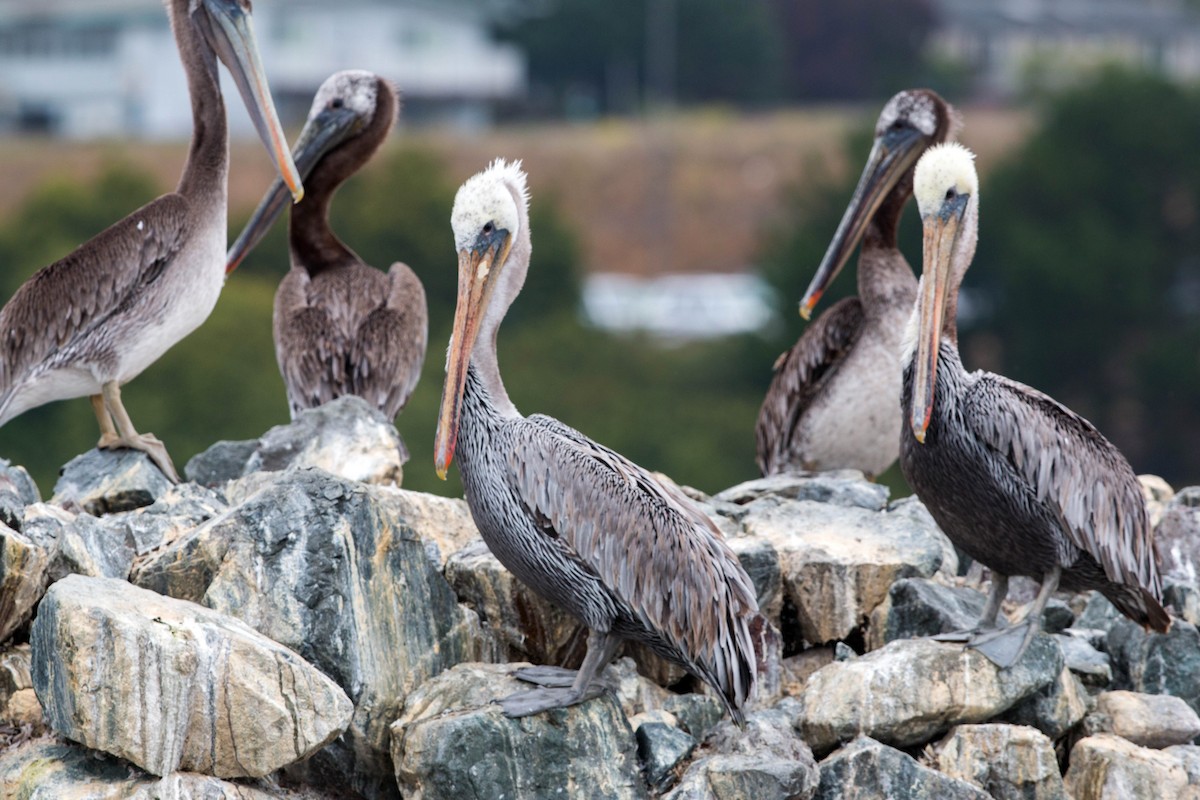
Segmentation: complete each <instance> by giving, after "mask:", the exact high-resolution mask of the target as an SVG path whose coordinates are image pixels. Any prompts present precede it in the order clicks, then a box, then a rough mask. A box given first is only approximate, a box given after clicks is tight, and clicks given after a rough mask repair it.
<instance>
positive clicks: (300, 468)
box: [0, 398, 1200, 800]
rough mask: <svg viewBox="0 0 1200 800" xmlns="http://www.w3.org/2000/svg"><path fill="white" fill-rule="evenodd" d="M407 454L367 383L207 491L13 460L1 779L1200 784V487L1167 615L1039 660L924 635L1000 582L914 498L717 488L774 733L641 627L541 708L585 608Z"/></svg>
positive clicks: (549, 793) (729, 789) (347, 793)
mask: <svg viewBox="0 0 1200 800" xmlns="http://www.w3.org/2000/svg"><path fill="white" fill-rule="evenodd" d="M402 447H403V445H402V443H401V442H400V440H399V437H398V436H397V435H396V433H395V430H394V428H392V426H391V425H390V424H389V423H388V422H387V421H386V420H383V418H382V417H381V416H380V415H378V414H377V413H376V412H373V411H370V410H369V409H368V408H367V407H366V406H365V404H363V403H362V402H361V401H358V400H357V399H356V398H345V399H343V400H340V401H337V402H335V403H332V404H330V405H328V406H325V407H323V408H321V409H317V410H314V411H311V412H305V414H303V415H301V417H300V418H298V419H297V420H296V421H295V422H294V423H292V424H291V425H288V426H281V427H279V428H276V429H273V430H272V431H270V432H268V433H267V434H265V435H264V437H263V438H262V439H260V440H258V441H252V442H235V443H219V444H218V445H215V446H214V447H213V448H211V449H210V450H209V451H207V452H206V453H204V454H202V455H201V456H197V458H196V459H193V461H192V462H191V463H189V464H188V467H187V469H186V473H187V475H188V477H189V479H191V480H192V481H195V482H191V483H184V484H180V485H178V486H172V485H171V484H169V483H168V482H167V481H166V480H165V479H163V477H162V476H161V474H160V473H158V472H157V470H155V469H154V468H153V467H152V466H151V465H150V463H149V461H148V459H146V457H145V456H144V455H142V454H140V453H133V452H115V453H109V452H98V451H92V452H90V453H87V454H84V455H83V456H80V457H79V458H77V459H75V460H73V461H72V462H71V463H69V464H68V465H67V466H66V467H64V470H63V474H62V477H61V478H60V480H59V482H58V484H57V486H56V487H55V490H54V493H53V496H52V497H51V498H50V499H49V500H47V501H45V502H43V501H42V500H41V498H40V495H39V493H38V489H37V487H36V486H34V484H33V481H31V480H30V479H29V476H28V475H27V474H26V473H25V471H24V470H22V469H21V468H20V467H18V466H12V465H8V464H7V463H6V462H0V641H3V642H5V644H4V645H2V646H0V745H3V748H2V749H0V797H21V798H29V799H30V800H32V799H33V798H37V799H38V800H45V799H48V798H55V799H56V800H83V798H147V799H149V798H159V797H171V798H196V799H199V798H204V799H205V800H209V799H210V798H239V799H240V800H268V799H270V798H280V799H282V798H292V799H293V800H300V799H301V798H309V799H315V798H356V797H364V798H368V799H369V800H376V799H377V798H396V797H403V798H412V799H416V798H420V799H421V800H438V799H440V798H479V799H480V800H485V799H486V800H494V799H495V798H500V797H504V798H565V797H585V798H652V797H665V798H672V800H701V799H702V798H704V799H707V798H715V799H719V800H728V799H729V798H754V800H775V799H776V798H779V799H780V800H783V799H784V798H800V799H801V800H805V799H806V798H814V797H815V798H830V799H832V798H879V797H889V798H901V799H902V800H903V799H904V798H911V799H912V800H918V799H919V798H958V797H962V798H987V797H996V798H1038V799H1039V800H1040V799H1041V798H1068V797H1071V798H1075V800H1093V798H1110V797H1111V798H1116V797H1139V798H1141V797H1147V798H1156V797H1163V798H1178V797H1200V746H1196V745H1195V744H1193V742H1195V741H1196V737H1197V736H1200V716H1197V711H1198V710H1200V633H1198V632H1197V628H1196V623H1197V622H1200V582H1198V577H1197V564H1198V563H1200V487H1193V488H1188V489H1183V490H1181V491H1179V492H1178V493H1174V492H1172V491H1171V489H1170V487H1169V486H1166V485H1165V484H1163V483H1162V482H1161V481H1157V480H1154V479H1149V478H1148V479H1146V480H1145V481H1144V484H1145V485H1146V487H1147V496H1148V498H1149V502H1150V504H1151V509H1152V514H1153V517H1154V519H1155V521H1156V524H1157V529H1158V536H1159V549H1160V555H1161V558H1162V567H1163V574H1164V577H1165V581H1166V583H1167V585H1168V587H1169V588H1168V590H1167V599H1168V602H1169V604H1170V605H1171V608H1172V613H1173V616H1174V617H1175V622H1174V625H1173V627H1172V629H1171V631H1170V632H1169V633H1167V634H1161V635H1160V634H1147V633H1145V632H1144V631H1143V630H1142V629H1141V628H1139V627H1137V626H1136V625H1134V624H1133V623H1131V622H1129V621H1128V620H1126V619H1124V618H1123V617H1121V616H1120V615H1119V614H1117V613H1116V612H1115V610H1114V609H1113V608H1112V607H1111V606H1110V605H1109V604H1108V602H1107V601H1106V600H1104V599H1103V598H1102V597H1100V596H1098V595H1078V596H1071V595H1065V594H1064V595H1060V596H1059V597H1058V599H1056V600H1055V601H1054V603H1053V605H1052V606H1051V608H1050V609H1049V610H1048V612H1047V614H1046V620H1045V628H1046V632H1045V633H1044V634H1042V635H1040V636H1039V637H1038V638H1037V639H1035V641H1034V644H1033V646H1031V647H1030V649H1029V651H1028V652H1027V653H1026V654H1025V656H1024V657H1023V658H1022V660H1021V661H1020V662H1018V663H1017V664H1016V665H1014V666H1013V667H1012V668H1010V669H1008V670H999V669H998V668H996V667H995V666H994V665H993V664H991V662H989V661H988V660H987V659H985V658H984V657H982V656H981V655H979V654H978V653H975V652H973V651H965V650H964V649H963V648H962V647H961V646H960V645H955V644H948V643H937V642H933V641H931V640H929V639H926V638H921V637H925V636H928V635H930V634H935V633H939V632H944V631H949V630H954V629H957V628H962V627H965V626H967V625H969V624H972V623H974V621H975V619H976V618H977V616H978V614H979V611H980V609H981V608H982V605H983V598H984V595H983V593H982V591H981V589H982V588H986V586H984V587H981V586H980V585H979V583H978V581H977V580H976V579H974V578H976V576H971V575H964V574H960V573H963V572H965V570H962V569H960V565H959V560H958V558H957V556H956V554H955V551H954V548H953V547H952V546H951V545H950V543H949V541H948V540H947V539H946V538H945V536H944V535H942V533H941V532H940V531H939V530H938V529H937V526H936V525H935V524H934V523H933V521H932V519H931V518H930V517H929V515H928V514H927V513H926V512H925V509H924V508H923V507H922V506H921V504H920V503H919V502H918V501H917V500H915V499H912V498H906V499H903V500H899V501H895V502H889V501H888V497H887V490H886V488H884V487H882V486H879V485H877V484H872V483H869V482H866V481H864V480H863V479H862V477H861V476H860V475H858V474H856V473H831V474H824V475H817V476H812V477H789V478H772V479H764V480H759V481H753V482H751V483H747V484H743V485H741V486H737V487H733V488H731V489H728V490H726V491H724V492H721V493H719V494H717V495H715V496H712V497H708V496H703V495H700V494H699V493H694V492H692V494H693V496H694V497H695V498H696V499H697V500H699V501H700V502H701V504H702V506H703V507H704V508H705V510H706V511H707V512H708V513H709V514H710V516H712V517H713V519H714V521H715V522H716V523H717V524H718V526H719V527H720V528H721V530H722V531H723V533H724V534H725V535H726V537H727V539H728V540H729V543H730V545H731V547H732V548H733V549H734V551H735V552H736V553H737V555H738V557H739V558H740V559H741V560H742V563H743V565H744V566H745V567H746V570H747V572H748V573H749V575H750V576H751V578H752V579H753V581H754V583H755V587H756V589H757V592H758V597H759V603H760V606H761V607H762V609H763V610H764V612H765V613H766V615H767V616H768V618H769V619H770V621H771V622H772V623H773V624H774V625H775V627H776V629H777V634H778V635H776V636H773V637H771V650H772V652H770V653H769V654H768V662H769V663H768V666H767V671H766V673H765V674H764V675H763V676H762V677H761V679H760V688H759V695H758V697H757V699H756V701H755V704H754V706H753V710H752V711H751V713H750V714H749V719H748V722H747V725H746V727H745V728H744V729H738V728H737V727H736V726H734V725H733V724H732V723H731V722H729V721H728V720H727V719H724V718H723V717H722V710H721V705H720V704H719V703H718V702H717V701H716V700H715V699H714V698H713V697H710V696H708V695H706V694H704V693H703V690H702V688H701V687H700V686H699V685H698V683H697V682H696V681H694V680H692V679H691V678H690V677H689V676H687V675H686V674H684V673H683V672H682V671H681V670H679V669H678V668H677V667H675V666H674V665H671V664H667V663H664V662H662V661H661V660H659V659H657V658H655V657H654V656H653V655H652V654H648V653H646V652H641V651H637V650H632V649H631V650H629V651H628V652H626V653H625V655H624V657H623V658H621V659H619V660H618V662H617V663H616V664H615V665H614V667H613V668H611V669H610V670H609V671H608V673H606V679H607V680H609V681H610V682H611V685H612V691H611V692H610V693H608V694H606V695H604V696H602V697H600V698H597V699H595V700H592V701H589V702H586V703H584V704H581V705H579V706H576V707H573V708H569V709H561V710H556V711H551V712H547V713H544V714H540V715H536V716H533V717H528V718H523V719H519V720H512V719H508V718H506V717H504V716H503V715H502V714H501V713H500V710H499V708H498V706H496V705H495V704H494V703H493V702H492V701H493V700H495V699H497V698H499V697H502V696H504V695H506V694H508V693H510V692H511V691H513V690H514V688H516V687H517V685H518V682H517V681H516V680H515V679H514V678H512V677H511V676H510V673H511V672H512V671H513V669H515V666H514V665H516V664H519V663H523V662H532V663H553V664H562V665H566V666H575V665H576V664H577V663H578V660H579V658H580V657H581V656H582V641H581V637H580V630H579V627H578V626H577V625H576V624H575V623H574V621H573V620H572V619H571V618H569V617H567V616H566V615H565V614H563V613H562V612H560V611H558V610H557V609H555V608H553V607H550V606H548V605H547V604H546V603H544V602H542V601H541V600H540V599H539V598H538V597H537V596H535V595H533V593H532V592H530V591H529V590H528V589H526V588H525V587H524V586H522V585H521V584H519V583H518V582H517V581H516V580H515V579H513V577H512V576H511V575H510V574H509V573H507V572H506V571H505V570H504V569H503V568H502V567H501V566H500V564H499V562H498V561H497V560H496V559H495V558H494V557H493V556H492V555H491V554H490V553H489V552H488V551H487V549H486V547H484V546H483V545H482V542H480V541H479V539H478V534H477V533H476V531H475V529H474V525H473V524H472V522H471V518H470V514H469V512H468V510H467V508H466V505H465V503H463V502H462V501H460V500H449V499H446V498H440V497H435V496H431V495H426V494H421V493H417V492H411V491H406V490H404V489H399V488H396V487H395V485H394V484H395V483H396V482H397V481H398V480H399V476H400V475H401V470H402V458H401V456H400V452H401V451H402ZM685 491H689V492H690V491H691V490H686V489H685ZM1012 596H1013V597H1014V598H1017V600H1018V601H1023V602H1028V601H1029V600H1031V599H1032V593H1031V592H1028V591H1027V592H1026V593H1025V595H1024V596H1021V595H1020V593H1019V592H1015V591H1014V592H1013V593H1012ZM1005 610H1006V611H1007V612H1009V613H1010V615H1011V613H1013V612H1016V611H1017V610H1018V609H1016V608H1006V609H1005Z"/></svg>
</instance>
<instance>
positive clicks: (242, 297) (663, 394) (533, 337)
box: [0, 147, 774, 495]
mask: <svg viewBox="0 0 1200 800" xmlns="http://www.w3.org/2000/svg"><path fill="white" fill-rule="evenodd" d="M482 166H483V165H481V167H482ZM163 188H165V187H154V186H153V185H152V183H151V182H150V181H149V180H148V179H147V178H145V177H144V176H142V175H141V173H139V172H137V171H135V170H132V169H131V168H129V167H127V166H121V165H116V166H112V167H110V168H108V169H107V170H105V171H104V173H103V174H102V175H101V177H100V178H99V179H98V180H97V181H95V182H94V183H92V184H79V185H74V186H72V185H70V184H66V183H55V184H51V185H48V186H47V187H45V188H44V189H43V190H41V191H39V192H37V193H35V194H34V195H32V196H31V197H30V198H29V200H28V201H27V202H26V204H25V205H24V206H22V207H21V208H20V209H19V210H18V211H17V212H16V213H15V214H13V215H12V216H11V217H10V218H9V220H8V221H7V222H6V223H4V224H0V246H3V247H5V248H7V249H5V250H4V254H5V255H6V256H7V257H8V261H7V263H8V264H9V265H10V267H11V268H10V269H9V270H8V271H7V272H6V279H8V280H10V281H11V286H10V287H6V290H7V291H8V292H9V293H10V294H11V291H12V289H15V287H16V286H17V285H19V283H20V282H21V281H23V280H24V279H25V278H26V277H28V275H30V274H32V272H33V271H34V270H35V269H36V268H38V267H40V266H42V265H43V264H45V263H48V262H49V261H51V260H52V259H53V258H55V257H58V256H61V255H62V254H64V253H65V252H67V251H68V250H70V249H71V247H73V246H75V245H76V244H77V243H79V242H82V241H85V240H86V239H87V238H89V237H90V236H92V235H94V234H95V233H96V232H98V231H99V230H100V229H102V228H103V227H104V226H105V225H106V224H108V223H110V222H111V221H112V220H113V218H114V217H115V216H116V215H115V214H114V213H113V211H114V210H115V209H118V208H119V209H126V208H128V209H132V208H134V207H136V206H137V205H139V204H140V203H142V202H143V201H144V200H146V199H148V197H150V196H153V195H154V194H156V193H157V192H159V191H162V189H163ZM454 190H455V187H454V186H453V184H452V182H451V181H450V180H449V178H448V176H447V175H446V173H445V170H444V169H443V167H442V165H441V164H440V163H439V162H438V160H437V159H436V158H435V157H433V156H432V155H430V154H429V153H428V152H424V151H421V150H419V149H413V148H409V147H404V148H399V149H392V150H388V151H386V152H385V153H384V154H383V155H382V156H381V157H380V158H379V159H378V160H377V161H376V162H374V163H372V164H371V165H369V166H368V167H367V168H366V170H364V172H363V173H362V174H360V175H358V176H355V177H354V178H352V179H351V180H350V181H349V182H348V183H347V184H346V186H345V187H344V189H343V190H342V191H341V192H340V193H339V196H338V197H337V198H336V200H335V201H334V203H333V212H332V224H333V227H334V230H335V231H337V232H338V234H339V235H340V236H341V237H342V238H343V239H344V240H345V241H346V242H347V243H348V244H350V246H351V247H353V248H354V249H355V250H356V251H357V252H358V253H359V254H360V255H361V256H362V257H363V258H364V259H365V260H366V261H367V262H368V263H371V264H375V265H376V266H380V267H386V266H387V265H390V264H391V263H392V262H393V261H396V260H404V261H405V262H406V263H408V264H409V265H410V266H411V267H412V268H413V269H414V270H415V271H416V273H417V274H418V275H419V276H420V277H421V279H422V280H423V281H424V283H425V287H426V292H427V295H428V299H429V305H430V336H429V352H428V354H427V357H426V360H425V367H424V370H423V374H422V377H421V382H420V384H419V385H418V387H417V390H416V392H415V393H414V395H413V397H412V398H411V400H410V401H409V404H408V407H407V408H406V409H405V410H404V411H403V412H402V413H401V415H400V417H399V418H398V419H397V427H398V428H399V430H400V432H401V434H402V435H403V436H404V438H405V442H406V443H407V444H408V447H409V450H410V452H411V454H412V460H411V461H410V462H409V464H408V465H407V468H406V475H405V486H406V487H408V488H412V489H419V490H423V491H433V492H437V493H440V494H451V495H455V494H461V487H460V484H459V483H458V479H457V471H456V470H451V473H450V480H449V481H448V482H446V483H443V482H441V481H439V480H438V479H437V477H436V475H435V474H434V471H433V435H434V426H435V424H436V416H437V407H438V403H439V400H440V397H441V388H442V377H443V372H444V352H445V346H446V342H447V341H448V339H449V331H450V326H451V321H452V317H453V313H454V303H455V295H456V292H457V259H456V256H455V253H454V247H453V240H452V238H451V233H450V225H449V215H450V207H451V204H452V202H453V196H454ZM251 211H252V209H251V208H245V209H234V210H233V213H234V217H235V222H234V224H232V225H231V226H230V235H231V237H232V236H235V235H236V234H237V232H238V231H239V230H240V228H241V225H242V224H244V222H245V220H246V218H248V217H249V215H250V213H251ZM530 227H531V230H532V232H533V244H534V246H533V258H532V264H531V266H530V270H529V276H528V279H527V281H526V284H525V289H524V291H523V292H522V293H521V296H520V298H519V299H518V300H517V302H516V303H515V304H514V305H513V307H512V309H511V311H510V313H509V315H508V318H507V319H506V321H505V324H504V327H503V328H502V330H501V334H500V337H499V347H500V360H501V364H502V366H503V371H504V375H505V379H506V384H507V386H508V389H509V392H510V394H511V396H512V398H513V400H514V402H516V403H517V405H518V407H520V408H521V409H522V410H523V411H524V412H525V413H534V412H543V413H548V414H552V415H554V416H557V417H558V418H560V419H562V420H563V421H565V422H567V423H568V424H571V425H574V426H576V427H578V428H579V429H581V430H582V431H584V432H585V433H587V434H588V435H591V436H593V437H595V438H596V439H597V440H599V441H601V442H603V443H605V444H607V445H609V446H612V447H614V448H615V449H617V450H618V451H620V452H622V453H625V454H627V455H628V456H629V457H631V458H633V459H634V460H636V461H638V462H639V463H642V464H643V465H645V466H646V467H648V468H651V469H660V470H663V471H665V472H667V473H669V474H671V475H672V476H673V477H675V478H676V479H678V480H680V481H683V482H686V483H691V484H694V485H697V486H700V487H702V488H705V489H708V490H710V491H715V490H717V489H720V488H724V487H725V486H728V485H730V484H732V483H735V482H737V481H740V480H743V479H746V478H749V477H752V476H753V469H754V462H753V420H754V416H755V414H756V413H757V410H758V403H759V401H760V399H761V392H762V390H763V389H764V388H765V385H766V381H767V379H768V377H769V366H770V360H771V359H772V358H773V357H774V354H773V353H772V352H770V351H769V350H768V349H765V348H764V346H763V344H762V343H761V342H760V341H758V340H754V339H750V338H748V337H747V338H743V339H734V340H728V341H725V342H721V343H717V344H695V345H687V346H682V347H674V348H664V347H660V346H657V345H655V344H652V343H650V342H648V341H646V340H643V339H639V338H636V337H634V338H626V337H613V336H609V335H607V334H605V333H603V332H600V331H596V330H590V329H586V328H584V327H583V326H582V324H581V323H580V322H579V314H578V303H579V284H580V275H579V271H578V264H579V261H580V258H579V251H578V245H577V244H576V241H575V237H574V236H573V235H572V233H571V231H570V230H569V229H568V228H567V226H566V225H565V223H564V222H563V220H562V219H561V217H560V216H559V214H558V213H557V212H556V210H555V205H554V203H553V198H551V197H548V196H539V197H535V198H534V201H533V205H532V208H531V223H530ZM43 229H45V230H47V231H49V233H43V232H42V231H43ZM27 231H31V232H33V233H34V234H36V235H29V236H26V235H25V234H26V232H27ZM286 238H287V237H286V233H285V225H284V224H283V223H279V224H277V225H276V226H275V229H274V230H272V231H271V232H270V233H269V234H268V235H267V237H266V238H264V240H263V241H262V242H261V243H260V245H259V247H258V248H257V249H256V250H255V251H254V252H252V253H251V254H250V255H249V256H248V257H247V258H246V260H245V261H244V262H243V264H242V266H241V267H240V268H239V269H238V271H237V272H235V273H233V274H232V275H231V276H230V277H229V280H228V283H227V285H226V288H225V291H224V292H223V294H222V296H221V299H220V301H219V302H218V304H217V307H216V310H215V311H214V312H213V315H212V316H211V317H210V318H209V320H208V321H207V322H206V323H205V324H204V325H202V326H201V327H200V329H199V330H197V331H196V332H195V333H193V334H192V335H191V336H189V337H188V338H187V339H185V340H184V341H183V342H181V343H180V344H178V345H176V346H175V347H174V348H172V349H171V350H170V351H169V352H168V353H167V354H166V355H165V356H164V357H163V358H162V359H160V360H159V362H158V363H156V364H154V365H153V366H151V367H150V368H149V369H148V370H146V372H145V373H143V374H142V375H141V376H139V377H138V378H136V379H135V380H133V381H132V382H131V383H130V384H129V385H128V386H127V387H126V390H125V392H124V395H123V397H124V399H125V402H126V405H127V407H128V408H129V412H130V415H131V416H132V418H133V420H134V423H135V424H136V425H137V426H138V427H139V429H140V430H145V431H153V432H154V433H156V434H158V435H159V436H160V437H161V438H162V439H163V440H164V441H165V442H166V443H167V446H168V448H169V449H170V452H171V454H172V457H173V458H174V459H175V461H176V465H177V466H178V467H180V468H182V467H183V465H184V463H186V461H187V459H189V458H190V457H191V456H192V455H194V454H195V453H197V452H199V451H201V450H203V449H205V448H207V447H208V446H210V445H211V444H212V443H213V442H215V441H217V440H220V439H245V438H253V437H255V436H258V435H260V434H261V433H263V432H264V431H265V430H266V429H267V428H269V427H270V426H272V425H276V424H280V423H283V422H286V421H287V405H286V402H285V397H284V391H283V384H282V380H281V379H280V377H279V373H278V369H277V367H276V364H275V355H274V347H273V344H272V341H271V308H272V298H273V295H274V290H275V285H276V284H277V283H278V280H279V278H280V277H281V276H282V275H283V274H284V272H285V271H286V269H287V268H288V256H287V244H286ZM748 350H750V351H754V355H753V357H752V358H749V357H747V356H746V355H745V354H746V352H747V351H748ZM764 370H765V371H764ZM98 436H99V432H98V430H97V428H96V423H95V419H94V417H93V415H92V412H91V408H90V407H89V405H88V402H87V400H85V399H77V400H70V401H65V402H58V403H50V404H48V405H45V406H42V407H40V408H37V409H34V410H31V411H29V412H28V413H26V414H24V415H22V416H21V417H19V418H18V419H16V420H13V421H12V422H10V423H9V424H8V425H6V426H5V427H4V428H0V455H3V456H4V457H6V458H9V459H11V460H13V461H14V462H16V463H20V464H24V465H26V466H27V467H28V468H29V469H30V471H31V472H32V473H33V474H34V476H35V478H36V479H37V481H38V483H39V485H40V486H41V488H42V491H43V493H44V494H49V493H50V491H51V490H52V488H53V484H54V479H55V478H54V476H55V473H56V471H57V469H58V468H59V466H60V465H61V464H62V463H64V462H65V461H67V460H68V459H69V458H70V457H71V456H72V455H74V454H76V453H79V452H82V451H84V450H86V449H88V448H90V447H92V446H94V444H95V441H96V439H97V438H98Z"/></svg>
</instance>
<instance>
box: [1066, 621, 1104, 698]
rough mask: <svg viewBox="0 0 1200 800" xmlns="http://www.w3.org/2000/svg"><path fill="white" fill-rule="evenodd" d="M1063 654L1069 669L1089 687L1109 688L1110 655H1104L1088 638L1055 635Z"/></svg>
mask: <svg viewBox="0 0 1200 800" xmlns="http://www.w3.org/2000/svg"><path fill="white" fill-rule="evenodd" d="M1054 641H1056V642H1058V646H1059V648H1060V649H1061V650H1062V652H1063V660H1064V661H1065V662H1066V664H1067V669H1069V670H1071V672H1074V673H1075V674H1076V675H1078V676H1079V679H1080V680H1082V681H1083V682H1084V683H1085V684H1086V685H1088V686H1108V685H1109V684H1110V683H1112V663H1111V662H1110V660H1109V658H1108V653H1102V652H1100V651H1099V650H1097V649H1096V648H1094V647H1092V646H1091V645H1090V644H1089V643H1088V640H1087V638H1085V637H1082V636H1071V635H1066V634H1061V633H1056V634H1054Z"/></svg>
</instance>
